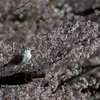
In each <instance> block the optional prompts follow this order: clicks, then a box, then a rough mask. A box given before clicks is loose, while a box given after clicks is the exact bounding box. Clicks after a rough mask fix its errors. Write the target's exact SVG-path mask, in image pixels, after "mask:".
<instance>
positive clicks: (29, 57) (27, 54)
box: [21, 51, 31, 64]
mask: <svg viewBox="0 0 100 100" xmlns="http://www.w3.org/2000/svg"><path fill="white" fill-rule="evenodd" d="M30 59H31V53H30V51H27V52H26V53H25V54H24V57H23V60H22V62H21V64H25V63H27V62H28V61H29V60H30Z"/></svg>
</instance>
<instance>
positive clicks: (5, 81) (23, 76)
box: [0, 71, 45, 86]
mask: <svg viewBox="0 0 100 100" xmlns="http://www.w3.org/2000/svg"><path fill="white" fill-rule="evenodd" d="M44 77H45V73H44V72H42V71H31V72H29V71H26V72H20V73H17V74H13V75H10V76H6V77H0V86H1V85H21V84H27V83H30V82H31V81H32V78H44Z"/></svg>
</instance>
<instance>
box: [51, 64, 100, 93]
mask: <svg viewBox="0 0 100 100" xmlns="http://www.w3.org/2000/svg"><path fill="white" fill-rule="evenodd" d="M97 67H100V64H99V65H94V66H86V67H85V68H86V70H85V71H83V72H81V73H80V74H79V75H77V76H72V77H71V78H68V79H61V80H60V82H59V84H58V86H57V88H56V89H55V91H52V93H53V94H54V93H56V92H57V91H58V90H59V89H62V88H61V86H62V85H64V84H65V83H68V82H70V81H72V80H73V79H75V78H77V77H80V76H81V75H83V74H85V73H87V72H89V71H90V70H92V69H94V68H97ZM82 68H83V67H82Z"/></svg>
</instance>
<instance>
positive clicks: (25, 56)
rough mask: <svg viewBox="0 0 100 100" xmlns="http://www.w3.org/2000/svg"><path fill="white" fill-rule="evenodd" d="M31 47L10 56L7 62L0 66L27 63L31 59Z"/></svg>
mask: <svg viewBox="0 0 100 100" xmlns="http://www.w3.org/2000/svg"><path fill="white" fill-rule="evenodd" d="M31 56H32V55H31V49H30V48H28V47H26V48H25V49H24V50H23V51H22V52H21V53H19V54H18V55H16V56H15V57H14V58H12V59H11V60H10V61H9V62H8V63H6V64H4V65H3V66H2V67H11V66H14V65H22V64H25V63H27V62H28V61H29V60H30V59H31Z"/></svg>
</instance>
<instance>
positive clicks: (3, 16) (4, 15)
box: [1, 0, 31, 18]
mask: <svg viewBox="0 0 100 100" xmlns="http://www.w3.org/2000/svg"><path fill="white" fill-rule="evenodd" d="M30 1H31V0H29V1H28V2H26V3H25V4H23V5H21V6H20V7H17V8H15V9H13V10H10V11H9V12H8V13H6V14H4V15H2V16H1V18H3V17H5V16H7V15H8V14H10V13H12V12H14V11H16V10H18V9H20V8H22V7H24V6H25V5H27V4H28V3H29V2H30Z"/></svg>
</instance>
